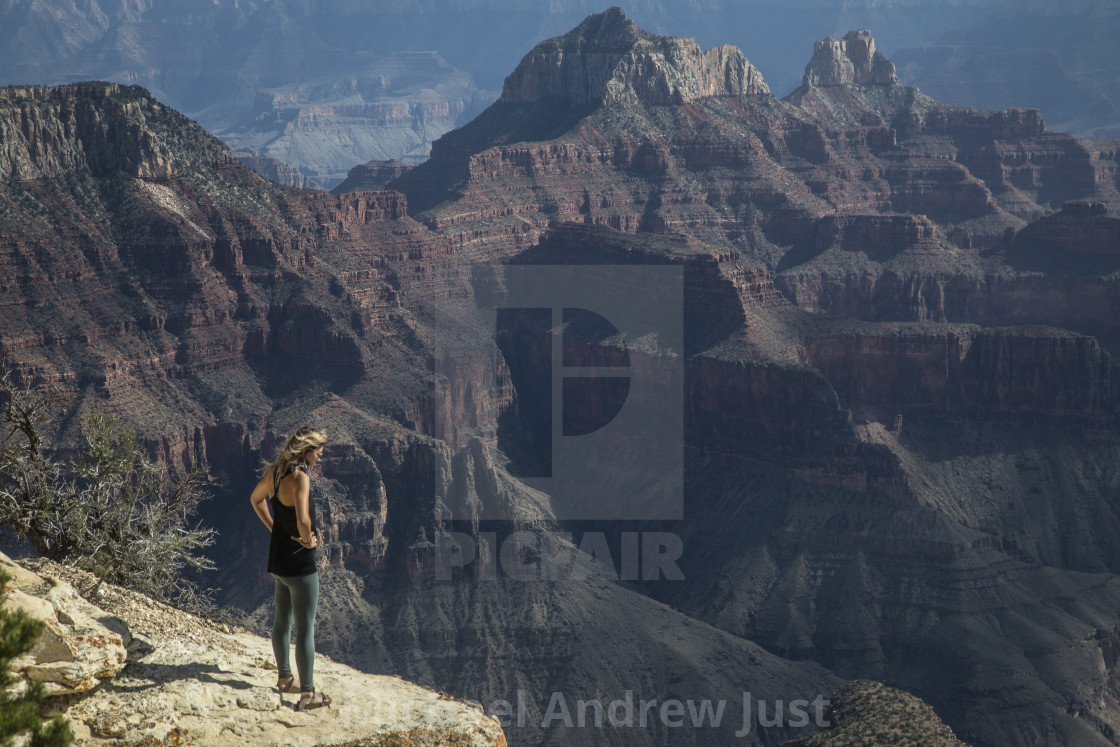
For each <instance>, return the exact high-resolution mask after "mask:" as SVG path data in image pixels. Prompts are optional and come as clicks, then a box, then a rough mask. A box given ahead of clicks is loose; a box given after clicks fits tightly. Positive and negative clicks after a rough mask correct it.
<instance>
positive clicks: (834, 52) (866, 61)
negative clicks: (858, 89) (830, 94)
mask: <svg viewBox="0 0 1120 747" xmlns="http://www.w3.org/2000/svg"><path fill="white" fill-rule="evenodd" d="M804 83H805V85H807V86H840V85H844V84H846V83H859V84H867V83H878V84H880V85H890V84H892V83H898V75H897V74H896V73H895V70H894V63H893V62H891V61H890V60H888V59H887V56H886V55H885V54H883V53H882V52H880V51H879V50H877V49H875V39H874V37H872V36H871V32H870V31H868V30H867V29H858V30H855V31H849V32H848V33H847V34H845V35H844V38H843V39H839V38H837V37H835V36H826V37H825V38H823V39H819V40H817V42H816V43H815V44H814V45H813V59H811V60H809V64H808V65H806V66H805V78H804Z"/></svg>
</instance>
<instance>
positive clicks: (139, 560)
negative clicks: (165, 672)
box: [0, 376, 215, 611]
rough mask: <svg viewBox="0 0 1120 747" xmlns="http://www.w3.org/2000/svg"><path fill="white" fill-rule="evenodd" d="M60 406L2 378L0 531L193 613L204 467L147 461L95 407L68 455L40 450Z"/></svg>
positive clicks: (202, 543)
mask: <svg viewBox="0 0 1120 747" xmlns="http://www.w3.org/2000/svg"><path fill="white" fill-rule="evenodd" d="M60 404H61V403H60V402H59V401H58V400H56V399H52V398H50V397H44V396H40V395H37V394H35V393H34V392H31V391H28V390H21V389H18V388H16V387H15V386H13V385H12V384H11V381H10V377H8V376H4V377H2V378H0V421H2V424H3V426H4V429H5V430H4V434H3V440H2V441H0V524H4V525H6V526H8V527H10V528H11V529H12V530H13V531H15V532H16V533H17V534H18V535H19V536H21V537H23V538H24V539H26V540H27V541H28V542H29V543H30V544H31V545H32V546H33V547H34V548H35V550H36V551H37V552H38V553H39V554H40V555H41V556H43V557H45V558H49V559H51V560H54V561H57V562H59V563H65V564H67V565H73V566H77V567H79V568H84V569H86V570H88V571H91V572H92V573H94V574H95V575H96V576H97V577H98V578H99V579H101V580H102V581H108V582H110V583H114V584H117V585H119V586H123V587H126V588H129V589H132V590H134V591H138V592H140V593H142V594H146V595H148V596H150V597H153V598H156V599H161V600H164V601H168V602H172V603H174V604H176V605H178V606H180V607H184V608H187V609H191V610H193V611H206V610H208V609H209V608H210V601H209V597H208V595H207V594H206V593H205V592H203V591H201V590H200V589H199V587H198V585H197V584H195V583H194V582H192V581H190V580H188V579H187V578H186V577H185V576H184V575H183V574H184V572H185V571H186V569H187V568H193V569H195V570H199V571H201V570H208V569H211V568H213V567H214V566H213V563H212V561H210V560H209V558H207V557H206V556H205V555H203V554H202V551H203V550H204V548H206V547H208V546H209V545H211V544H213V542H214V536H215V533H214V531H213V530H212V529H208V528H204V527H201V526H198V525H194V526H192V525H191V521H192V517H193V516H194V514H195V512H196V511H197V510H198V505H199V503H201V502H202V501H203V500H205V499H206V498H207V497H208V495H207V493H206V492H205V481H206V465H205V464H204V463H203V462H202V460H201V458H199V457H198V455H196V458H195V459H194V460H193V467H192V468H191V469H190V470H184V469H181V468H178V467H176V468H172V469H169V468H168V467H167V466H166V465H164V464H162V463H160V462H158V461H155V460H153V459H152V458H151V457H150V456H149V455H148V453H147V452H146V451H145V450H144V448H143V447H142V446H141V444H140V443H139V441H138V440H137V437H136V433H135V432H134V431H132V430H129V429H126V428H123V427H122V426H121V424H120V422H119V420H118V419H117V418H115V417H114V416H112V415H110V414H108V413H106V412H103V411H100V410H94V411H93V412H91V413H90V414H89V415H87V416H86V417H85V418H84V419H83V421H82V442H81V444H80V446H79V447H78V449H76V450H75V451H74V452H68V453H69V454H70V455H69V456H60V452H59V451H58V450H52V449H48V448H47V446H46V445H45V444H44V442H43V438H44V437H43V434H44V432H45V426H46V424H47V423H48V422H49V420H50V418H51V417H52V416H54V415H56V414H57V411H58V410H59V409H60Z"/></svg>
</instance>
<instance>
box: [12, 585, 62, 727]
mask: <svg viewBox="0 0 1120 747" xmlns="http://www.w3.org/2000/svg"><path fill="white" fill-rule="evenodd" d="M10 580H11V577H10V576H9V575H8V574H6V573H4V572H3V571H2V570H0V598H3V596H4V594H5V593H6V592H7V586H8V581H10ZM42 632H43V623H41V622H39V621H38V620H32V619H31V618H29V617H28V616H27V615H26V614H24V613H23V612H22V611H20V610H17V611H15V612H10V611H8V610H6V609H0V747H8V746H9V745H12V744H15V737H16V736H18V735H20V734H29V735H30V739H29V740H28V741H27V742H25V744H28V745H30V747H64V746H65V745H68V744H71V743H73V741H74V734H73V732H71V731H70V724H69V723H67V721H66V719H64V718H62V716H55V717H54V718H53V719H51V720H50V721H49V722H46V723H44V722H43V719H42V718H40V716H39V703H40V701H41V700H42V699H43V697H44V695H43V686H42V684H40V683H38V682H33V683H31V686H30V687H28V688H26V689H25V690H23V692H18V693H17V691H16V689H14V688H13V687H12V685H14V684H16V683H17V682H18V681H19V678H18V677H17V676H16V675H14V674H12V660H14V659H16V658H18V657H20V656H22V655H23V654H26V653H27V652H28V651H30V650H31V648H32V647H33V646H34V645H35V641H36V639H38V638H39V635H40V634H41V633H42Z"/></svg>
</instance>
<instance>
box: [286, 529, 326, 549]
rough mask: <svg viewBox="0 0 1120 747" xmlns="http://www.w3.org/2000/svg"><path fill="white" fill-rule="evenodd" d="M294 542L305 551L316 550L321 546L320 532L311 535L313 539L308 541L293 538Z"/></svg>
mask: <svg viewBox="0 0 1120 747" xmlns="http://www.w3.org/2000/svg"><path fill="white" fill-rule="evenodd" d="M292 541H294V542H298V543H299V544H300V547H302V548H303V549H305V550H314V549H315V548H316V547H318V546H319V533H318V532H312V533H311V538H310V539H308V540H303V539H300V538H299V537H292Z"/></svg>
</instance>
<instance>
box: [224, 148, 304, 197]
mask: <svg viewBox="0 0 1120 747" xmlns="http://www.w3.org/2000/svg"><path fill="white" fill-rule="evenodd" d="M233 155H234V157H235V158H236V159H237V160H238V161H240V162H241V163H242V164H244V165H245V166H246V167H248V168H249V169H251V170H253V171H255V172H257V173H258V174H260V175H261V176H263V177H264V178H265V179H268V180H269V181H274V182H276V183H277V184H283V185H284V186H286V187H295V188H296V189H316V188H317V185H316V183H315V182H314V181H312V180H311V179H309V178H307V177H306V176H304V175H303V174H301V173H300V172H299V171H298V170H297V169H295V168H293V167H292V166H289V165H288V164H286V163H284V162H283V161H281V160H279V159H277V158H270V157H269V156H258V155H256V154H254V153H245V152H242V153H234V154H233Z"/></svg>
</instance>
